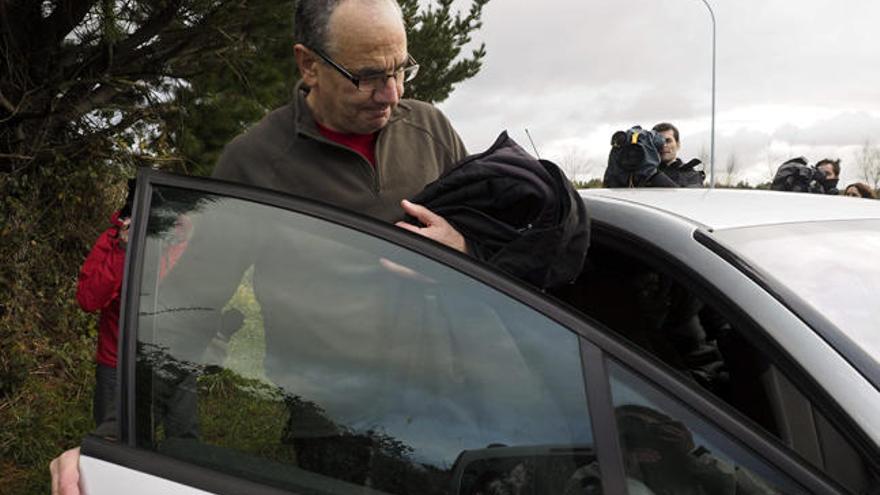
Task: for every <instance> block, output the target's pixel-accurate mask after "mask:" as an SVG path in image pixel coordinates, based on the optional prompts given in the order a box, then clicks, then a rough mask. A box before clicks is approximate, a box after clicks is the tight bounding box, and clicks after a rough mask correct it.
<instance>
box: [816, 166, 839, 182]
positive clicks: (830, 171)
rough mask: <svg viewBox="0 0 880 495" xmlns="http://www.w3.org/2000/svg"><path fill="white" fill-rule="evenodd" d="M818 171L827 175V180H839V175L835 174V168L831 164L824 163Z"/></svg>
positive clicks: (817, 168)
mask: <svg viewBox="0 0 880 495" xmlns="http://www.w3.org/2000/svg"><path fill="white" fill-rule="evenodd" d="M816 170H818V171H820V172H822V173H823V174H825V180H833V179H837V178H838V177H837V174H835V173H834V166H833V165H831V164H830V163H823V164H822V165H820V166H818V167H816Z"/></svg>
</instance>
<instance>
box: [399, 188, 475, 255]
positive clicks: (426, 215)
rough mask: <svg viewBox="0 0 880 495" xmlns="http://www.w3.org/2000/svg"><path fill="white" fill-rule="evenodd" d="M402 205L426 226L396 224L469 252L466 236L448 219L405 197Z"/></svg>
mask: <svg viewBox="0 0 880 495" xmlns="http://www.w3.org/2000/svg"><path fill="white" fill-rule="evenodd" d="M400 205H401V206H402V207H403V211H405V212H406V213H407V214H408V215H410V216H413V217H416V218H417V219H418V220H419V222H421V223H422V225H425V226H424V227H417V226H415V225H413V224H411V223H406V222H403V221H401V222H397V223H396V224H395V225H397V226H398V227H400V228H402V229H406V230H408V231H410V232H414V233H416V234H419V235H423V236H425V237H427V238H428V239H433V240H435V241H437V242H439V243H440V244H445V245H447V246H449V247H451V248H452V249H455V250H457V251H461V252H462V253H467V243H466V242H465V240H464V237H463V236H462V235H461V234H459V233H458V231H457V230H455V228H453V227H452V225H449V222H447V221H446V219H444V218H443V217H441V216H440V215H437V214H436V213H434V212H432V211H431V210H429V209H427V208H425V207H424V206H422V205H417V204H415V203H410V202H409V201H407V200H405V199H404V200H403V201H401V202H400Z"/></svg>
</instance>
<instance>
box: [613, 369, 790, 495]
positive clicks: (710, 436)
mask: <svg viewBox="0 0 880 495" xmlns="http://www.w3.org/2000/svg"><path fill="white" fill-rule="evenodd" d="M609 371H610V375H611V395H612V402H613V405H614V412H615V419H616V421H617V427H618V432H619V438H620V443H621V448H622V449H623V455H624V467H625V469H626V474H627V476H628V477H630V478H634V479H636V480H638V481H640V482H642V483H644V484H645V485H646V486H647V487H648V488H649V489H650V490H651V491H653V492H654V493H657V494H663V493H676V494H689V493H694V494H697V493H731V494H733V493H738V494H739V493H748V494H769V493H806V492H805V490H804V489H803V488H801V487H799V486H797V485H795V484H794V482H793V481H792V480H790V479H789V478H787V477H785V476H784V475H782V474H781V473H779V472H778V471H777V470H776V469H775V468H773V467H772V466H770V465H768V464H766V463H765V462H763V461H762V460H761V459H760V458H758V457H757V456H755V455H754V454H751V453H750V452H748V451H747V450H745V449H744V448H743V447H741V446H739V445H738V444H736V443H735V442H734V441H732V440H731V439H730V438H728V436H727V435H726V434H725V433H724V432H722V431H720V430H717V429H716V428H714V427H713V426H712V425H710V424H709V423H707V422H706V421H704V420H702V419H700V418H699V417H697V416H696V415H695V414H693V413H692V412H690V411H689V410H688V409H686V408H685V407H683V406H682V405H680V404H678V403H677V402H675V401H673V400H672V399H670V398H669V397H667V396H665V395H664V394H663V393H661V392H660V391H659V390H658V389H656V388H655V387H653V386H652V385H649V384H648V383H647V382H645V381H644V380H642V379H640V378H638V377H637V376H636V375H635V374H633V373H631V372H629V371H627V370H626V369H625V368H623V367H622V366H621V365H618V364H616V363H613V362H610V363H609Z"/></svg>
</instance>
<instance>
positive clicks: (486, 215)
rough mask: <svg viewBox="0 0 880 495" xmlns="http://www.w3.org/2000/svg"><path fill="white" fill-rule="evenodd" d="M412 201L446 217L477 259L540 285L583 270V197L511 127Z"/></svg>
mask: <svg viewBox="0 0 880 495" xmlns="http://www.w3.org/2000/svg"><path fill="white" fill-rule="evenodd" d="M412 201H413V202H415V203H418V204H421V205H424V206H426V207H427V208H429V209H431V210H432V211H433V212H434V213H437V214H438V215H440V216H442V217H444V218H445V219H446V220H447V221H448V222H449V223H450V224H451V225H452V226H453V227H455V228H456V230H458V231H459V232H460V233H461V234H462V235H463V236H464V237H465V238H466V239H467V240H468V247H469V248H470V249H471V251H472V253H473V254H474V256H476V257H477V258H479V259H481V260H483V261H486V262H488V263H489V264H491V265H493V266H495V267H497V268H500V269H502V270H504V271H506V272H508V273H510V274H512V275H514V276H516V277H518V278H520V279H522V280H525V281H527V282H529V283H531V284H533V285H535V286H537V287H539V288H541V289H545V288H548V287H552V286H556V285H560V284H563V283H567V282H570V281H572V280H574V279H575V278H576V277H577V276H578V275H579V274H580V271H581V269H582V268H583V264H584V259H585V257H586V254H587V247H588V246H589V236H590V233H589V217H588V216H587V212H586V209H585V208H584V203H583V201H582V200H581V198H580V196H579V195H578V193H577V191H576V190H575V189H574V187H573V186H572V185H571V182H570V181H569V180H568V179H567V178H566V177H565V174H563V173H562V172H561V171H560V170H559V167H557V166H556V165H554V164H553V163H551V162H548V161H545V160H538V159H536V158H533V157H532V156H531V155H529V154H528V153H527V152H526V151H525V150H524V149H522V148H521V147H520V146H519V145H517V144H516V143H515V142H514V141H513V140H512V139H510V137H508V135H507V133H506V132H502V133H501V135H500V136H498V139H497V140H496V141H495V143H494V144H493V145H492V146H491V147H490V148H489V149H488V150H487V151H485V152H483V153H480V154H476V155H471V156H469V157H467V158H465V159H464V160H462V161H461V162H460V163H459V164H458V165H457V166H456V167H454V168H453V169H452V170H451V171H449V172H447V173H446V174H444V175H442V176H441V177H440V178H439V179H437V180H436V181H435V182H432V183H431V184H428V185H427V186H426V187H425V189H424V190H423V191H422V192H421V193H419V194H418V195H417V196H416V197H414V198H413V199H412ZM409 221H411V222H413V221H414V220H413V219H409Z"/></svg>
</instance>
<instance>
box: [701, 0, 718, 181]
mask: <svg viewBox="0 0 880 495" xmlns="http://www.w3.org/2000/svg"><path fill="white" fill-rule="evenodd" d="M702 2H703V5H705V6H706V8H707V9H709V15H710V16H711V17H712V131H711V141H710V142H711V145H710V146H711V152H710V153H711V154H710V155H709V188H714V187H715V12H713V11H712V6H711V5H709V2H708V0H702Z"/></svg>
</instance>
